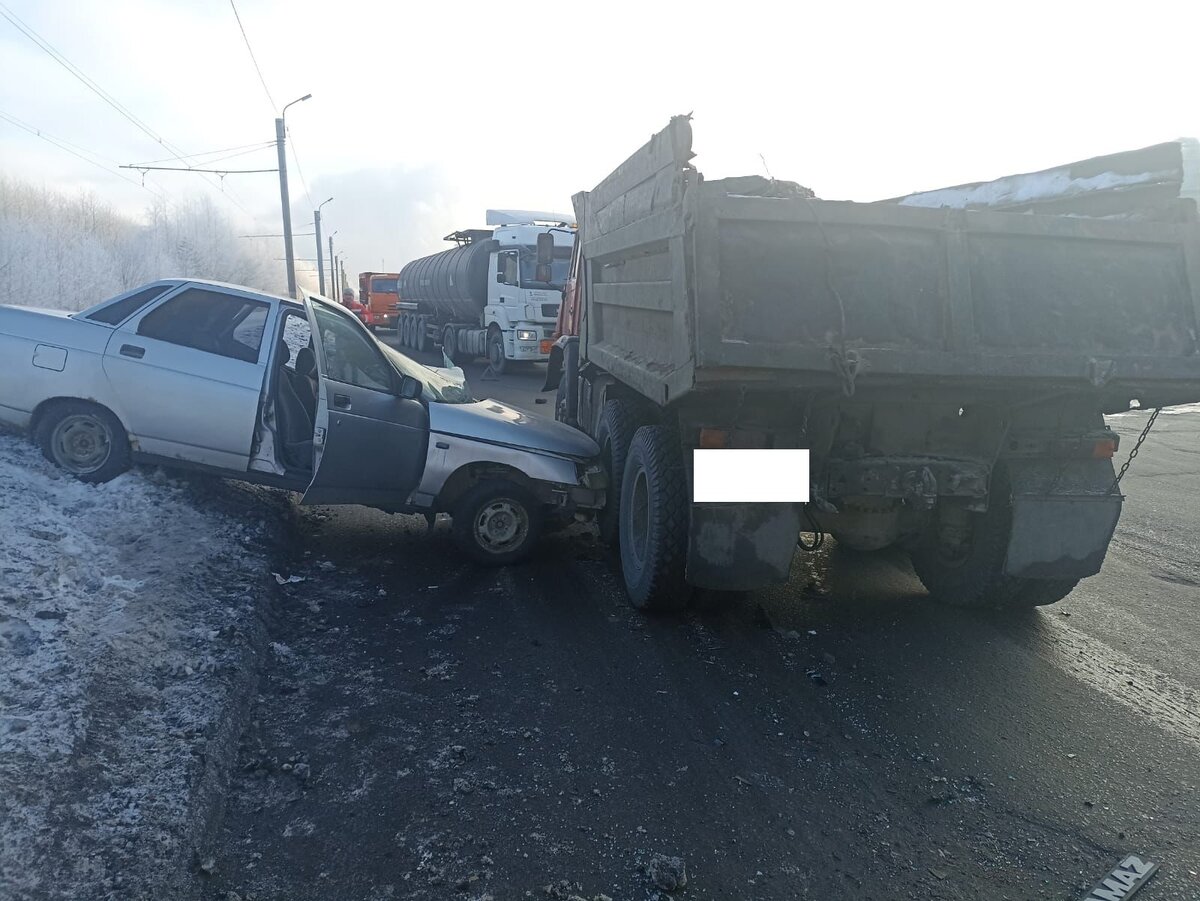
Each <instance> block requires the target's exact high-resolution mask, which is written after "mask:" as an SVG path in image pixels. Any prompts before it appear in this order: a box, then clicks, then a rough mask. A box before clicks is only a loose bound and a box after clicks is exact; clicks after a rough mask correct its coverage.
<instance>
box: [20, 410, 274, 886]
mask: <svg viewBox="0 0 1200 901" xmlns="http://www.w3.org/2000/svg"><path fill="white" fill-rule="evenodd" d="M199 490H200V489H197V488H194V487H189V486H187V485H184V484H179V483H176V482H174V481H172V480H171V479H169V478H167V477H164V476H162V475H161V474H155V473H143V472H132V473H127V474H125V475H123V476H121V477H119V478H117V479H115V480H114V481H112V482H110V483H108V484H106V485H98V486H92V485H85V484H83V483H81V482H79V481H77V480H75V479H73V478H71V477H69V476H67V475H65V474H64V473H61V472H60V471H59V470H57V469H55V468H54V467H53V466H51V465H50V464H49V463H48V462H47V461H45V460H44V459H43V458H42V457H41V455H40V454H39V453H38V452H37V450H36V449H35V448H34V447H32V446H31V445H30V444H28V443H27V442H26V441H25V440H24V439H23V438H19V437H16V436H13V435H9V434H5V433H2V432H0V898H5V899H10V898H14V899H15V898H39V899H41V898H108V897H111V898H141V897H155V896H157V897H163V896H166V895H170V894H173V892H172V891H170V888H169V886H170V885H176V884H181V881H182V879H183V878H185V877H186V876H187V867H188V864H189V861H190V860H191V858H192V856H193V854H194V842H195V841H197V840H199V838H200V832H201V831H202V830H203V829H204V827H205V824H206V822H207V819H208V816H209V815H210V814H211V812H212V810H213V809H214V807H215V805H216V803H217V801H216V798H217V796H218V794H219V788H218V787H217V783H219V780H220V773H221V772H223V771H224V765H225V763H226V762H227V761H223V760H221V756H222V753H225V752H224V751H223V749H224V748H226V746H228V749H229V752H232V749H233V747H234V745H235V742H236V734H233V732H234V730H235V728H236V727H234V726H233V725H232V723H231V720H232V719H233V718H234V717H231V711H233V710H236V709H237V708H238V706H239V698H241V699H242V702H243V703H244V700H245V695H246V693H247V692H248V691H249V690H250V688H249V685H250V680H251V679H252V678H253V677H252V673H253V672H254V670H255V667H254V654H255V651H254V648H255V647H256V646H257V645H256V644H255V640H254V638H255V636H256V635H258V634H260V633H261V626H260V624H259V620H258V617H257V615H256V612H255V611H256V609H257V606H258V604H259V599H260V595H261V592H262V588H261V585H262V581H261V579H260V576H261V574H262V573H263V572H264V564H263V562H262V561H261V560H260V559H258V557H257V553H256V552H255V551H254V550H253V549H254V548H255V547H257V546H260V545H261V543H262V538H261V532H262V528H263V527H262V525H261V522H260V523H258V524H255V525H246V524H243V523H240V522H238V521H237V520H235V519H233V518H231V517H229V516H226V515H224V514H221V513H214V512H208V509H207V508H206V505H204V504H203V502H202V501H196V500H195V499H194V497H195V495H196V494H197V493H198V491H199Z"/></svg>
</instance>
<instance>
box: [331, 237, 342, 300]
mask: <svg viewBox="0 0 1200 901" xmlns="http://www.w3.org/2000/svg"><path fill="white" fill-rule="evenodd" d="M336 234H337V232H334V233H333V235H336ZM333 235H330V236H329V299H330V300H336V301H337V302H338V303H341V302H342V286H341V285H335V284H334V283H335V282H336V281H337V257H335V256H334V255H333Z"/></svg>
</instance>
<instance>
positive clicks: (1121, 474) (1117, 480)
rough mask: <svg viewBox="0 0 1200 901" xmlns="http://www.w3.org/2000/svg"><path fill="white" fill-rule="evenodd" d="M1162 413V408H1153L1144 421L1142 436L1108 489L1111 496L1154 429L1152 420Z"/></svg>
mask: <svg viewBox="0 0 1200 901" xmlns="http://www.w3.org/2000/svg"><path fill="white" fill-rule="evenodd" d="M1161 412H1162V407H1155V408H1154V412H1153V413H1151V414H1150V418H1149V419H1148V420H1146V427H1145V428H1144V429H1142V434H1141V435H1139V436H1138V440H1137V442H1136V443H1135V444H1134V445H1133V450H1131V451H1130V452H1129V459H1127V460H1126V461H1125V463H1124V464H1123V465H1122V466H1121V471H1120V472H1118V473H1117V477H1116V478H1115V479H1113V483H1112V487H1111V488H1109V489H1108V493H1109V494H1112V493H1113V492H1114V491H1116V490H1117V486H1118V485H1120V484H1121V479H1123V478H1125V473H1127V472H1129V467H1130V465H1131V464H1132V463H1133V461H1134V459H1135V458H1136V457H1137V455H1138V451H1139V450H1141V449H1142V442H1144V441H1145V440H1146V436H1147V435H1149V434H1150V429H1152V428H1153V427H1154V420H1156V419H1158V414H1159V413H1161Z"/></svg>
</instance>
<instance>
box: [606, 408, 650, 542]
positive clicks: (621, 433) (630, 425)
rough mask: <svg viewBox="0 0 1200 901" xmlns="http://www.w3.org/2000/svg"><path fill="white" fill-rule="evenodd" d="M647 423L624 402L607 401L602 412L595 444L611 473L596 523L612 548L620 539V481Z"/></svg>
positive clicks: (638, 412) (635, 410)
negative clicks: (635, 439) (637, 434)
mask: <svg viewBox="0 0 1200 901" xmlns="http://www.w3.org/2000/svg"><path fill="white" fill-rule="evenodd" d="M646 424H647V423H646V417H644V416H642V415H641V414H640V411H639V410H638V409H637V407H635V406H633V405H632V404H630V403H628V402H626V401H623V400H606V401H605V402H604V408H603V409H602V410H601V411H600V425H599V427H598V428H597V429H596V443H597V444H598V445H600V459H601V462H602V463H603V464H604V468H605V469H606V470H607V471H608V502H607V503H606V504H605V505H604V509H602V510H601V511H600V515H599V517H597V520H596V521H597V524H598V525H599V527H600V539H601V540H602V541H604V542H606V543H607V544H609V545H611V546H613V547H616V545H617V542H618V541H619V540H620V521H621V520H620V511H621V479H622V477H623V476H624V475H625V457H626V455H627V454H628V453H629V444H630V442H631V441H633V436H634V433H635V432H637V430H638V429H639V428H641V427H642V426H643V425H646Z"/></svg>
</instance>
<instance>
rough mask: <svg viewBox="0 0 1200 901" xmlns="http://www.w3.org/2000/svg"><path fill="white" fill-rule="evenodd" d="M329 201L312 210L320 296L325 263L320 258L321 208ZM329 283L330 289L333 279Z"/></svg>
mask: <svg viewBox="0 0 1200 901" xmlns="http://www.w3.org/2000/svg"><path fill="white" fill-rule="evenodd" d="M329 200H333V198H332V197H330V198H329ZM329 200H322V201H321V202H320V203H319V204H317V208H316V209H315V210H313V224H314V225H316V227H317V228H316V233H317V282H318V283H319V284H320V286H321V287H320V288H319V289H318V290H319V291H320V293H322V294H325V262H324V260H323V259H322V257H321V253H322V250H321V207H323V206H325V204H327V203H329ZM329 281H330V287H332V286H333V279H332V278H331V279H330V280H329ZM325 296H327V297H332V296H333V292H332V291H331V292H330V293H329V294H327V295H325Z"/></svg>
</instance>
